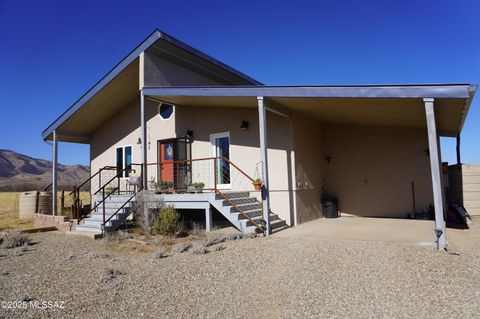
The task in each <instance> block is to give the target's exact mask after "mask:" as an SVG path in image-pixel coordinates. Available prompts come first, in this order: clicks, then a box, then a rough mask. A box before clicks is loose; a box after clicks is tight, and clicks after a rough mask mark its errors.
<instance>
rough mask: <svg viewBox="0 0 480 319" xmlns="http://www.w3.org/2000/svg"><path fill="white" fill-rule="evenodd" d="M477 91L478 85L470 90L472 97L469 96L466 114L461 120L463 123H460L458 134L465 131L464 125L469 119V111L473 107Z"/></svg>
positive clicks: (465, 109)
mask: <svg viewBox="0 0 480 319" xmlns="http://www.w3.org/2000/svg"><path fill="white" fill-rule="evenodd" d="M477 89H478V85H471V86H470V89H469V92H470V95H469V97H468V99H467V101H466V102H465V108H464V112H463V114H462V119H461V122H460V126H459V127H458V134H460V133H461V132H462V130H463V125H464V124H465V120H466V118H467V114H468V111H469V110H470V106H471V105H472V101H473V97H474V96H475V93H476V92H477Z"/></svg>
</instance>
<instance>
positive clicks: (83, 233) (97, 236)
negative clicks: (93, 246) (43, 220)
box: [66, 230, 102, 239]
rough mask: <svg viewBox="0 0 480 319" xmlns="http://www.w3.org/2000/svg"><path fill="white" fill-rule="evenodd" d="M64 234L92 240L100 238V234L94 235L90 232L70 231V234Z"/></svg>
mask: <svg viewBox="0 0 480 319" xmlns="http://www.w3.org/2000/svg"><path fill="white" fill-rule="evenodd" d="M66 234H67V235H73V236H85V237H89V238H92V239H98V238H102V234H101V233H99V234H96V233H92V232H88V231H80V230H74V231H70V232H67V233H66Z"/></svg>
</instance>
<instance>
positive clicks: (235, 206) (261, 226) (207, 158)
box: [146, 156, 264, 231]
mask: <svg viewBox="0 0 480 319" xmlns="http://www.w3.org/2000/svg"><path fill="white" fill-rule="evenodd" d="M218 160H224V161H225V162H227V163H229V164H230V165H231V166H232V167H233V168H234V169H236V170H237V171H238V172H240V174H241V175H243V176H244V177H245V178H247V179H248V180H249V181H250V182H252V183H254V182H255V179H254V178H253V177H251V176H249V175H248V174H247V173H245V172H244V171H243V170H242V169H241V168H240V167H238V166H237V165H236V164H234V163H233V162H231V161H230V160H229V159H228V158H226V157H224V156H222V157H205V158H197V159H190V160H173V161H169V162H168V164H172V165H178V164H179V163H190V164H191V163H192V162H197V161H213V189H212V188H205V189H204V190H210V191H213V192H215V193H217V194H219V195H220V196H222V198H223V199H224V200H225V201H226V202H227V203H229V205H230V206H232V207H233V208H234V209H235V210H236V211H237V212H238V213H239V214H240V215H242V216H243V217H244V218H246V219H247V220H248V221H250V222H251V223H252V224H253V225H254V226H255V227H257V228H258V229H260V230H261V231H263V223H264V221H263V213H264V211H263V196H262V200H261V201H259V202H260V207H261V209H260V210H261V216H262V223H261V224H259V223H257V222H256V221H254V220H253V219H252V218H251V217H250V216H248V215H247V214H246V213H245V212H244V211H243V210H242V209H241V208H240V207H238V206H237V205H235V204H234V203H233V202H232V201H231V200H230V199H229V198H228V197H227V196H226V195H225V194H224V193H223V192H222V191H221V190H219V189H218V188H217V161H218ZM163 164H165V163H148V164H146V166H147V167H148V166H153V165H155V166H160V167H161V166H162V165H163ZM177 179H178V176H177ZM262 189H263V185H262ZM172 190H173V191H178V190H179V189H175V186H174V187H173V189H172ZM257 201H258V200H257Z"/></svg>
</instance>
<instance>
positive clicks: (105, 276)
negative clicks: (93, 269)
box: [100, 268, 126, 284]
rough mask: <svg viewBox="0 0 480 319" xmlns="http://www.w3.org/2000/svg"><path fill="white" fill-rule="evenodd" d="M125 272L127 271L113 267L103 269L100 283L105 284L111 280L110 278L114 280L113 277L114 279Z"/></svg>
mask: <svg viewBox="0 0 480 319" xmlns="http://www.w3.org/2000/svg"><path fill="white" fill-rule="evenodd" d="M125 274H126V273H125V272H123V271H121V270H116V269H112V268H105V269H104V270H103V273H102V274H101V276H100V283H102V284H105V283H107V282H109V281H110V280H112V279H114V278H116V277H118V276H121V275H125Z"/></svg>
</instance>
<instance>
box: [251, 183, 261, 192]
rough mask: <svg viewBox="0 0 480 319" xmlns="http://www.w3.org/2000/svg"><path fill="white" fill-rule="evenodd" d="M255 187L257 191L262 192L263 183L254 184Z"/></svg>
mask: <svg viewBox="0 0 480 319" xmlns="http://www.w3.org/2000/svg"><path fill="white" fill-rule="evenodd" d="M253 187H254V188H255V190H256V191H261V190H262V183H253Z"/></svg>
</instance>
